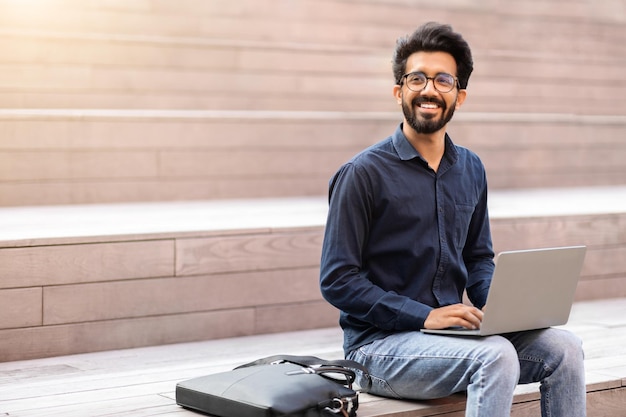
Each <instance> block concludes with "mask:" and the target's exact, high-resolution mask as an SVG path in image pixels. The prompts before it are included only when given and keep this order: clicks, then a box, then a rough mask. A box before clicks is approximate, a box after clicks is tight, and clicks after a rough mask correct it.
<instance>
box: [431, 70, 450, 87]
mask: <svg viewBox="0 0 626 417" xmlns="http://www.w3.org/2000/svg"><path fill="white" fill-rule="evenodd" d="M435 83H437V84H439V85H441V86H445V87H453V86H454V77H453V76H452V75H450V74H446V73H441V74H437V75H436V76H435Z"/></svg>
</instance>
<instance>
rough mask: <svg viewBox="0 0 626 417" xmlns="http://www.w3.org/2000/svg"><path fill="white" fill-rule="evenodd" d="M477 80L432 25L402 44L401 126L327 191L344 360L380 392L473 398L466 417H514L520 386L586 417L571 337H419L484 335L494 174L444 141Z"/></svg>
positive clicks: (442, 30)
mask: <svg viewBox="0 0 626 417" xmlns="http://www.w3.org/2000/svg"><path fill="white" fill-rule="evenodd" d="M472 69H473V62H472V56H471V51H470V48H469V46H468V45H467V43H466V42H465V40H464V39H463V38H462V37H461V36H460V35H459V34H457V33H455V32H453V30H452V28H451V27H450V26H448V25H440V24H436V23H427V24H425V25H423V26H421V27H419V28H418V29H417V30H416V31H415V32H414V33H413V34H412V35H410V36H408V37H405V38H401V39H399V40H398V43H397V46H396V50H395V54H394V60H393V72H394V77H395V81H396V85H394V87H393V94H394V97H395V98H396V101H397V103H398V105H400V106H401V107H402V112H403V114H404V120H403V122H402V123H401V124H400V125H399V127H398V128H397V130H396V131H395V132H394V133H393V134H392V135H391V136H390V137H388V138H387V139H385V140H384V141H382V142H380V143H378V144H376V145H373V146H372V147H370V148H368V149H366V150H364V151H363V152H361V153H359V154H358V155H356V156H355V157H354V158H353V159H352V160H350V161H349V162H348V163H346V164H345V165H344V166H342V167H341V168H340V169H339V171H338V172H337V173H336V174H335V176H334V177H333V178H332V180H331V182H330V192H329V203H330V205H329V213H328V221H327V225H326V232H325V236H324V243H323V251H322V252H323V253H322V264H321V289H322V293H323V295H324V297H325V298H326V299H327V300H328V301H329V302H330V303H331V304H333V305H334V306H335V307H337V308H338V309H340V310H341V315H340V324H341V326H342V328H343V330H344V350H345V354H346V357H347V358H349V359H353V360H356V361H358V362H360V363H362V364H364V365H365V366H366V367H367V368H368V369H369V371H370V373H371V375H372V377H373V386H372V389H371V393H373V394H377V395H382V396H388V397H394V398H406V399H418V400H419V399H432V398H438V397H444V396H448V395H450V394H452V393H455V392H463V391H465V392H467V405H466V416H477V417H490V416H493V417H505V416H508V415H510V409H511V403H512V398H513V390H514V389H515V386H516V385H517V384H518V383H530V382H539V381H540V382H541V412H542V415H543V416H544V417H547V416H551V417H557V416H561V417H576V416H584V415H585V382H584V371H583V353H582V347H581V342H580V340H579V339H578V338H577V337H575V336H574V335H572V334H570V333H568V332H565V331H563V330H558V329H543V330H536V331H527V332H518V333H511V334H506V335H502V336H490V337H485V338H475V337H450V336H440V335H429V334H424V333H422V332H420V329H422V328H427V329H441V328H446V327H450V326H463V327H466V328H478V327H479V326H480V323H481V319H482V317H483V311H482V309H483V308H484V307H485V302H486V299H487V292H488V289H489V284H490V281H491V276H492V274H493V270H494V262H493V257H494V253H493V249H492V243H491V232H490V229H489V216H488V212H487V181H486V177H485V170H484V167H483V165H482V163H481V161H480V160H479V158H478V157H477V156H476V155H475V154H474V153H472V152H471V151H469V150H467V149H465V148H462V147H460V146H457V145H455V144H454V143H453V142H452V140H451V139H450V137H449V136H448V135H447V133H446V125H447V123H448V122H449V121H450V120H451V119H452V116H453V114H454V111H455V110H456V109H458V108H459V107H461V105H462V104H463V102H464V101H465V98H466V97H467V91H466V88H467V83H468V80H469V77H470V74H471V72H472ZM537 290H538V291H540V290H541V289H537ZM464 292H466V293H467V296H468V298H469V300H470V301H471V302H472V304H473V306H469V305H465V304H463V303H462V297H463V293H464ZM487 308H488V307H487Z"/></svg>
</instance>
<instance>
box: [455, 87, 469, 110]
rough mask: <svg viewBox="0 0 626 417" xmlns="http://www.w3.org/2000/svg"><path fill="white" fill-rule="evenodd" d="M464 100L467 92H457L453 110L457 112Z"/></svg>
mask: <svg viewBox="0 0 626 417" xmlns="http://www.w3.org/2000/svg"><path fill="white" fill-rule="evenodd" d="M466 98H467V90H459V93H458V94H457V95H456V105H455V107H454V109H455V110H458V109H459V108H460V107H461V106H462V105H463V103H464V102H465V99H466Z"/></svg>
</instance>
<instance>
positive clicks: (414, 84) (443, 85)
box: [398, 71, 459, 93]
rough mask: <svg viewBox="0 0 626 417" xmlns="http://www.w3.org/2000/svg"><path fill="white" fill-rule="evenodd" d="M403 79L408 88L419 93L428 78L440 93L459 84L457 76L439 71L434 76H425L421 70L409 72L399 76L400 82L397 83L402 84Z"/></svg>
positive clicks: (450, 89)
mask: <svg viewBox="0 0 626 417" xmlns="http://www.w3.org/2000/svg"><path fill="white" fill-rule="evenodd" d="M404 79H406V86H407V87H408V88H409V90H411V91H415V92H416V93H419V92H420V91H422V90H423V89H425V88H426V85H428V80H432V81H433V86H434V87H435V90H437V91H439V92H440V93H449V92H450V91H452V89H454V87H455V86H458V85H459V80H458V78H456V77H455V76H453V75H451V74H448V73H445V72H440V73H439V74H437V75H435V76H434V77H427V76H426V74H424V73H423V72H421V71H417V72H409V73H408V74H404V75H403V76H402V77H401V78H400V82H399V83H398V84H400V85H402V80H404Z"/></svg>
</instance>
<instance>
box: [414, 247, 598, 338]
mask: <svg viewBox="0 0 626 417" xmlns="http://www.w3.org/2000/svg"><path fill="white" fill-rule="evenodd" d="M586 249H587V248H586V247H585V246H569V247H560V248H548V249H531V250H519V251H507V252H501V253H500V254H499V255H498V256H497V258H496V268H495V271H494V273H493V277H492V280H491V286H490V287H489V294H488V295H487V304H486V308H485V314H484V316H483V321H482V323H481V326H480V329H476V330H473V329H465V328H462V327H454V328H448V329H441V330H430V329H422V332H424V333H432V334H448V335H459V336H489V335H493V334H502V333H510V332H517V331H522V330H532V329H542V328H546V327H550V326H559V325H562V324H565V323H567V321H568V320H569V314H570V311H571V309H572V303H573V302H574V293H575V292H576V286H577V284H578V278H579V277H580V270H581V269H582V265H583V260H584V258H585V252H586Z"/></svg>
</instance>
